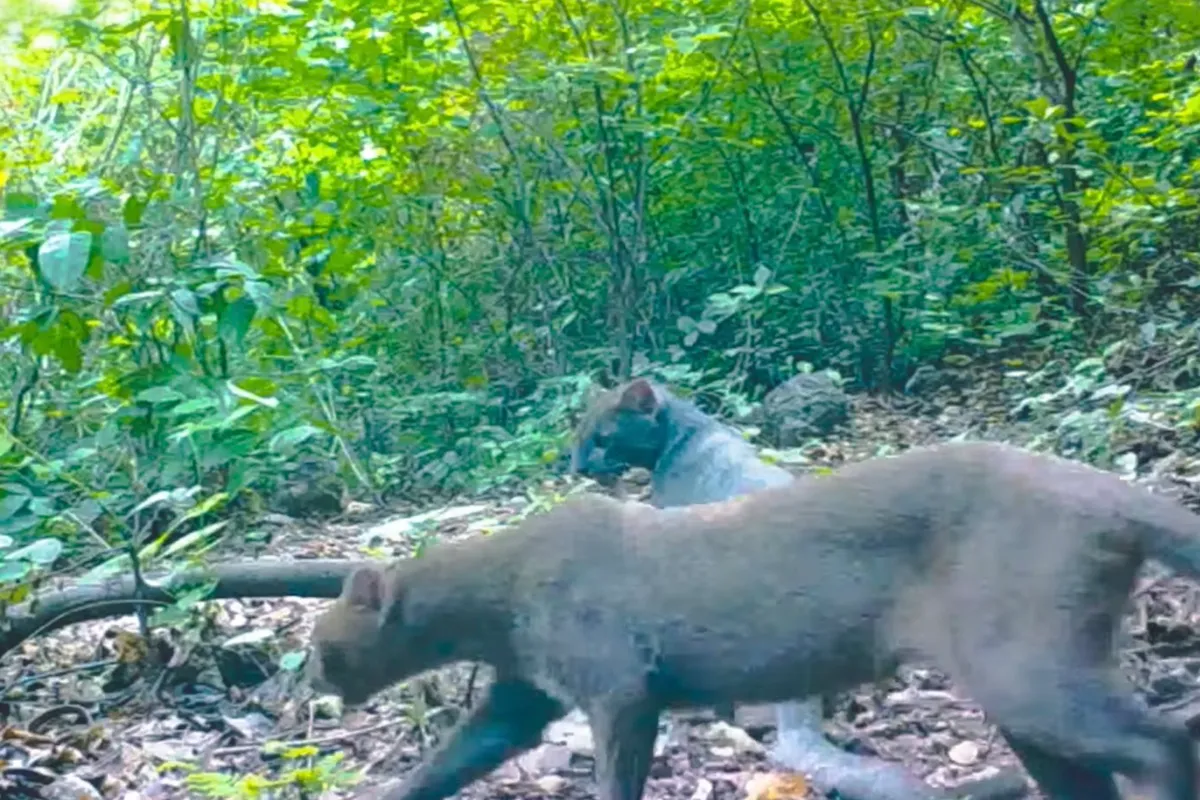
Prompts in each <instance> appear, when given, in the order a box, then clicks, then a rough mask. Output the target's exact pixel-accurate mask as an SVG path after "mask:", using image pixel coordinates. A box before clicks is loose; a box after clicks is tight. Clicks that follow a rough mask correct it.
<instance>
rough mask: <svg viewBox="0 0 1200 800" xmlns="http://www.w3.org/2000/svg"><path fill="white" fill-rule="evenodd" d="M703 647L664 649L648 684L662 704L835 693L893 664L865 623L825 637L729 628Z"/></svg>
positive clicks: (876, 630)
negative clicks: (768, 635) (772, 636)
mask: <svg viewBox="0 0 1200 800" xmlns="http://www.w3.org/2000/svg"><path fill="white" fill-rule="evenodd" d="M709 645H710V646H708V647H706V648H704V649H703V650H697V649H696V648H694V647H688V646H687V644H686V643H684V644H683V646H679V647H668V648H666V649H665V651H664V653H663V658H662V659H661V660H660V661H659V663H658V664H656V665H655V669H654V672H653V673H652V675H651V687H652V689H653V691H654V692H655V693H656V694H657V695H659V697H660V698H661V699H662V700H663V702H664V703H666V704H667V705H673V706H690V705H712V704H715V703H719V702H722V701H735V702H739V703H766V702H776V701H781V700H788V699H797V698H802V697H807V696H810V695H814V694H823V693H829V692H837V691H840V690H843V689H850V688H853V687H855V686H858V685H860V684H863V683H867V682H871V681H873V680H875V679H877V678H879V677H881V676H882V675H885V674H887V673H888V672H890V671H891V670H892V669H894V668H895V663H896V659H895V657H894V653H893V652H892V648H891V647H890V646H888V645H887V644H886V642H885V639H884V637H882V636H880V635H879V626H877V625H875V624H870V623H869V624H864V625H862V626H857V627H856V628H854V629H845V630H839V631H831V632H830V633H829V634H828V635H824V636H822V635H819V634H811V633H810V634H799V635H797V636H794V637H792V638H790V639H764V638H761V637H760V638H754V637H752V636H750V635H748V634H744V635H737V634H731V635H729V636H727V637H724V638H723V639H722V640H720V641H719V643H718V644H716V645H713V644H712V643H711V642H710V643H709Z"/></svg>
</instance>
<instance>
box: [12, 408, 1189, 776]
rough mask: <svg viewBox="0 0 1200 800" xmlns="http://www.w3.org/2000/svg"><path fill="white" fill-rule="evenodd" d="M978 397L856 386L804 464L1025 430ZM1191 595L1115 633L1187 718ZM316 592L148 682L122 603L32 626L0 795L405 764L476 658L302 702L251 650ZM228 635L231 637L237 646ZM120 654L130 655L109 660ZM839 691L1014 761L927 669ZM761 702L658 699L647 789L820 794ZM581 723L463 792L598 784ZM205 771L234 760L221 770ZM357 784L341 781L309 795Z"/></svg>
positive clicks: (456, 514) (287, 537) (225, 625)
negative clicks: (729, 716) (264, 671)
mask: <svg viewBox="0 0 1200 800" xmlns="http://www.w3.org/2000/svg"><path fill="white" fill-rule="evenodd" d="M988 395H989V393H988V392H986V391H980V392H979V393H978V394H976V395H975V396H974V397H973V398H968V399H967V400H966V401H965V403H968V404H969V410H968V407H967V405H966V404H964V405H958V406H955V405H944V404H939V405H938V407H937V409H936V412H934V411H929V412H926V411H924V410H922V409H919V408H915V407H913V406H912V405H911V404H909V405H906V406H905V407H894V406H889V405H887V404H883V403H880V402H878V401H875V400H872V399H869V398H857V399H856V401H855V406H856V409H855V414H854V417H853V423H852V425H851V426H850V427H849V429H848V430H846V431H845V432H844V433H842V434H841V435H838V436H835V437H831V438H830V439H828V440H826V441H824V442H823V443H821V444H820V445H814V446H813V447H809V448H807V449H805V450H804V456H805V458H806V459H807V460H808V462H809V463H810V464H811V465H813V466H816V465H822V464H825V465H831V466H836V465H837V464H840V463H844V462H847V461H855V460H859V459H863V458H867V457H870V456H872V455H875V454H878V453H880V452H885V451H889V450H902V449H905V448H907V447H910V446H913V445H919V444H927V443H932V442H936V441H943V440H946V439H949V438H951V437H953V436H956V435H958V434H962V433H966V434H968V435H969V436H971V437H972V438H1008V439H1010V440H1012V441H1016V442H1021V441H1022V440H1023V439H1024V438H1025V436H1024V434H1023V432H1022V431H1021V430H1020V429H1019V428H1017V427H1015V426H1012V425H1011V424H1010V423H1008V422H1006V413H1005V404H1004V403H1003V402H1000V401H992V402H988V401H987V400H985V399H984V398H985V397H987V396H988ZM1156 482H1157V483H1158V484H1159V485H1156V487H1155V488H1156V489H1159V488H1161V489H1165V490H1167V491H1169V492H1171V493H1173V494H1177V495H1179V494H1182V495H1190V494H1192V486H1191V484H1190V483H1188V482H1186V481H1184V480H1182V479H1180V480H1173V479H1172V476H1171V474H1170V473H1169V472H1167V473H1166V474H1163V475H1160V476H1159V480H1158V481H1156ZM1191 499H1193V498H1187V497H1185V501H1189V502H1190V500H1191ZM520 503H521V501H520V500H519V499H512V500H509V501H506V502H496V503H483V502H481V503H478V504H472V505H469V506H457V507H453V508H449V509H446V510H443V511H442V513H441V514H440V515H438V517H437V518H436V519H435V520H434V522H433V524H434V525H435V526H436V529H437V533H438V535H439V536H441V537H456V536H464V535H472V534H473V533H474V532H476V531H478V530H480V529H482V528H488V527H493V526H495V525H496V524H497V523H498V522H499V521H501V520H503V519H504V518H505V517H507V516H510V515H511V514H513V513H515V512H516V510H517V509H518V508H519V506H520ZM1191 505H1193V507H1196V506H1197V504H1196V503H1194V502H1192V503H1191ZM367 516H376V517H378V514H377V513H376V514H368V515H367ZM413 529H414V524H413V519H412V518H408V519H399V520H398V519H395V518H391V519H382V520H381V519H379V518H376V519H374V520H368V519H364V518H361V517H360V518H358V519H355V518H353V517H351V518H346V519H342V520H340V521H338V522H336V523H332V524H325V525H321V526H315V525H313V526H308V525H296V524H290V525H289V524H280V525H279V527H278V529H277V530H276V531H275V533H274V535H273V537H272V541H271V545H270V547H269V555H272V556H280V557H288V556H290V557H296V558H314V557H322V558H329V557H339V556H345V557H354V556H358V555H360V547H361V546H362V545H363V544H364V543H366V542H367V541H368V540H370V541H373V542H376V543H379V542H382V543H383V546H384V549H385V550H389V549H390V550H391V551H392V552H394V553H396V554H400V553H402V552H404V550H405V549H406V547H407V546H408V545H409V544H410V543H411V536H409V535H408V534H410V533H411V531H412V530H413ZM389 543H391V544H389ZM406 543H408V544H406ZM392 545H394V546H392ZM1198 601H1200V593H1198V592H1197V589H1196V587H1195V586H1194V585H1192V584H1189V583H1186V582H1184V581H1182V580H1179V579H1175V578H1164V577H1163V576H1162V575H1161V573H1155V574H1153V575H1147V576H1146V578H1145V579H1144V580H1143V582H1142V584H1141V586H1140V588H1139V591H1138V593H1137V596H1136V599H1135V604H1134V606H1135V607H1134V609H1133V612H1132V614H1131V615H1130V617H1129V624H1128V625H1127V628H1128V630H1129V633H1130V634H1131V639H1130V641H1129V643H1128V645H1127V646H1126V648H1125V650H1124V662H1125V666H1126V668H1127V669H1126V671H1127V674H1128V675H1129V676H1130V677H1131V679H1132V680H1133V681H1134V682H1135V684H1136V685H1137V686H1138V687H1139V689H1141V690H1142V691H1143V692H1144V693H1145V696H1146V697H1147V699H1148V700H1149V701H1150V702H1151V703H1152V704H1154V705H1158V706H1163V707H1167V708H1172V709H1176V710H1178V711H1180V713H1184V714H1185V715H1187V716H1189V718H1190V717H1194V716H1196V710H1195V708H1194V707H1195V706H1198V705H1200V701H1197V700H1196V697H1197V694H1198V693H1200V680H1198V678H1197V674H1200V637H1198V636H1197V634H1196V630H1197V629H1198V628H1200V626H1198V625H1197V623H1198V622H1200V618H1198V616H1200V611H1198V609H1200V602H1198ZM322 605H323V601H308V600H296V599H286V600H276V601H259V600H255V601H244V602H243V601H224V602H220V603H212V604H209V605H208V606H207V608H208V609H210V610H209V612H207V613H208V617H209V622H208V624H207V625H205V626H199V627H197V626H195V625H193V626H191V627H189V628H188V629H187V630H189V631H191V632H190V633H188V634H174V635H171V636H170V639H169V646H168V647H169V652H170V653H171V656H170V665H171V669H169V670H168V671H167V672H166V673H163V672H162V671H159V672H158V673H157V675H158V677H157V679H156V680H155V681H154V682H153V684H151V683H150V682H149V681H147V680H144V679H142V678H140V677H139V673H138V668H137V664H138V661H139V658H138V656H137V654H136V652H134V650H136V648H135V647H134V645H133V644H132V643H133V642H134V641H136V639H135V637H130V636H128V635H127V634H125V633H122V632H124V631H135V630H136V624H135V622H134V621H133V620H132V619H122V620H115V621H106V622H96V623H86V624H80V625H75V626H72V627H70V628H67V629H64V630H60V631H57V632H54V633H51V634H49V635H46V636H42V637H39V638H37V639H35V640H33V641H31V642H27V643H26V644H25V645H23V646H22V647H21V648H19V649H18V650H17V651H15V652H13V653H10V654H9V655H8V657H7V658H6V659H5V660H4V662H2V663H0V685H8V686H10V687H11V686H13V683H12V681H14V680H15V679H18V678H21V679H22V682H21V684H20V686H19V688H18V689H17V690H13V689H10V690H9V692H8V693H7V695H6V696H5V697H4V698H0V714H3V715H4V722H3V723H0V797H4V798H5V799H6V800H7V798H10V797H11V798H13V800H18V799H19V798H25V797H29V798H36V797H43V798H48V797H67V796H71V797H78V798H86V797H89V796H90V797H106V798H122V799H123V800H141V799H142V798H144V799H145V800H166V798H177V797H204V796H224V797H236V798H242V797H245V798H249V797H254V796H258V797H297V796H309V797H314V796H318V793H317V792H312V793H310V794H308V795H303V794H298V793H296V790H295V789H292V790H287V791H283V792H281V793H275V792H273V791H271V789H270V787H269V786H267V785H266V784H262V785H261V786H260V788H261V789H262V790H265V793H259V794H254V793H252V792H251V791H250V789H251V786H252V784H251V783H248V782H243V784H242V786H241V789H240V790H239V789H238V788H237V787H235V786H233V785H231V784H232V782H233V781H235V780H237V779H238V778H240V777H244V776H248V775H260V776H269V778H270V779H277V780H279V781H280V783H279V784H277V785H278V786H280V787H281V788H282V787H283V786H286V785H291V786H294V787H295V786H298V785H299V784H300V782H302V781H303V779H304V777H305V775H306V774H307V773H306V772H305V771H304V768H305V766H306V765H307V764H308V763H309V762H308V761H307V760H306V759H307V758H308V757H309V756H311V755H312V754H313V750H315V751H316V752H317V753H318V754H328V753H335V752H340V753H343V754H344V756H345V761H344V762H343V764H342V767H343V768H345V769H346V770H348V771H350V772H353V773H355V774H364V778H363V783H362V784H360V785H361V786H367V785H373V784H377V783H380V782H383V781H386V780H390V779H393V778H395V777H397V776H399V775H401V774H403V773H404V772H406V771H407V770H409V769H410V768H411V767H412V766H414V765H415V764H416V762H417V761H418V760H419V759H420V757H421V755H422V754H423V753H425V752H427V750H428V748H429V747H430V746H432V744H433V742H435V741H436V739H437V737H438V736H439V735H440V734H441V733H444V731H445V730H446V729H447V727H448V726H449V725H450V724H452V723H453V721H454V719H455V717H456V715H457V714H458V713H459V712H458V709H461V708H462V707H463V705H464V703H465V702H467V701H468V700H469V697H468V694H469V693H473V694H474V696H478V692H479V691H480V689H481V688H482V683H483V681H484V680H486V675H483V674H481V675H479V676H474V677H475V678H476V680H474V681H471V680H470V677H471V670H470V668H469V667H466V666H460V667H455V668H452V669H449V670H443V671H441V672H439V673H435V674H433V675H431V676H428V677H426V678H423V679H420V680H417V681H411V682H409V683H408V684H406V685H405V686H403V687H395V688H393V689H391V690H388V691H385V692H383V693H381V694H380V695H379V696H377V697H376V698H374V699H373V700H372V701H370V702H369V703H368V704H366V705H365V706H364V707H362V708H360V709H355V710H351V711H348V712H346V714H345V715H343V716H341V717H340V718H339V717H336V715H333V716H329V715H326V716H322V715H320V714H318V715H317V716H316V717H313V716H310V714H309V711H308V708H309V705H308V704H307V703H305V702H304V700H305V698H306V697H307V696H308V692H307V690H306V689H305V688H298V687H297V685H296V682H295V677H294V675H293V674H292V673H290V672H287V671H279V672H276V673H275V674H274V675H273V676H271V677H270V678H269V679H267V680H266V681H265V682H264V681H263V680H262V679H261V673H260V672H259V671H258V664H259V663H260V661H262V662H266V661H275V662H277V661H278V658H279V655H280V654H281V653H284V652H288V651H289V650H296V649H299V648H302V647H303V646H304V644H305V642H306V641H307V637H308V632H309V629H310V626H311V622H312V618H313V616H314V614H315V613H316V612H317V611H318V610H319V608H320V607H321V606H322ZM231 637H238V638H239V639H241V643H240V644H236V645H234V646H231V645H230V643H229V639H230V638H231ZM260 657H261V658H260ZM113 659H116V660H117V661H124V662H125V663H123V664H117V665H114V664H113V663H112V660H113ZM255 675H259V677H258V678H255V677H254V676H255ZM30 676H36V679H32V680H31V679H30ZM469 683H473V684H474V685H473V686H470V687H469V686H468V684H469ZM837 706H838V708H837V712H836V714H835V716H834V719H832V720H830V721H829V723H828V731H829V733H830V735H831V736H833V737H834V738H835V739H836V740H838V741H839V742H842V743H845V744H847V745H848V746H850V747H852V748H853V749H855V750H857V751H860V752H865V753H876V754H879V755H881V756H883V757H885V758H888V759H891V760H895V761H899V762H902V763H904V764H906V765H908V766H909V767H910V768H911V769H912V770H913V771H914V772H916V773H918V774H920V775H922V776H925V777H926V778H927V779H928V780H930V781H931V782H932V783H935V784H945V783H959V782H961V781H962V780H965V779H969V778H974V777H986V776H987V775H988V774H990V773H994V772H995V771H996V770H997V769H999V768H1001V767H1011V766H1013V765H1014V761H1013V758H1012V755H1011V753H1010V752H1009V751H1008V749H1007V748H1006V747H1005V746H1004V744H1003V742H1002V741H1001V740H1000V739H999V738H998V737H997V735H996V733H995V731H994V729H993V728H992V727H991V726H990V725H988V724H987V723H986V721H985V720H984V719H983V715H982V713H981V711H980V710H979V708H978V707H977V706H975V705H974V704H973V703H971V702H970V701H969V700H967V699H966V698H963V697H960V696H959V695H957V694H956V693H955V691H954V688H953V686H952V685H951V684H950V682H949V681H948V680H947V679H946V678H945V677H944V676H941V675H940V674H938V673H937V672H936V671H934V670H930V669H908V670H905V671H904V672H903V674H902V675H901V676H899V677H897V678H895V679H893V680H891V681H889V682H886V683H884V684H881V685H879V686H876V687H862V688H861V689H860V690H858V691H856V692H853V693H851V694H849V695H846V696H842V697H841V698H839V701H838V703H837ZM39 717H40V718H39ZM756 717H757V718H759V719H760V720H761V718H762V717H763V715H762V714H754V713H752V712H751V713H748V714H742V713H741V712H739V723H740V724H741V725H742V727H736V726H730V725H727V724H725V723H722V722H719V721H716V720H715V719H714V718H713V717H712V716H711V715H710V714H707V713H702V712H697V713H694V714H672V715H668V716H667V717H666V718H665V719H664V721H663V727H662V731H663V733H662V735H660V737H659V745H658V757H657V758H656V759H655V764H654V766H653V770H652V777H651V780H650V782H649V785H648V787H647V792H646V797H647V798H650V799H651V800H656V799H657V798H673V799H679V800H743V799H746V800H759V799H760V798H762V800H767V798H770V800H787V799H788V798H801V797H810V796H811V797H815V796H816V795H815V793H812V792H811V789H810V790H809V791H808V792H806V791H805V789H804V788H803V783H802V782H800V781H788V780H787V779H785V778H781V777H780V776H779V775H778V774H777V773H774V770H776V769H777V768H776V767H774V766H773V765H772V764H771V763H770V762H769V760H768V759H767V756H766V749H767V747H768V746H769V744H770V742H771V740H772V736H773V731H772V730H771V725H770V724H759V723H758V722H756V721H755V718H756ZM589 739H590V736H589V732H588V730H587V726H586V724H585V723H584V722H583V720H582V718H581V717H580V716H579V715H577V714H575V715H572V716H571V717H568V718H567V719H566V720H565V721H563V722H561V723H558V724H556V725H554V726H552V728H551V729H550V730H548V731H547V734H546V737H545V744H544V745H543V746H542V747H541V748H538V749H537V750H535V751H533V752H531V753H530V754H528V755H526V756H524V757H522V758H520V759H515V760H513V761H512V762H510V763H508V764H506V765H504V766H503V767H502V768H500V769H499V770H497V771H496V772H495V773H494V774H492V775H491V776H489V777H488V778H486V779H485V780H481V781H479V782H477V783H476V784H475V785H473V786H471V787H469V788H468V789H466V790H464V791H463V792H462V793H461V794H460V796H461V797H464V798H473V799H476V798H477V799H479V800H482V798H520V799H521V800H561V799H563V798H587V797H594V784H593V782H592V780H591V758H590V742H589ZM267 741H275V742H283V743H287V744H288V745H289V746H290V747H293V748H295V747H299V746H301V745H310V746H311V748H312V749H313V750H293V751H292V752H291V753H288V752H286V751H284V752H280V751H278V750H267V749H264V748H263V747H262V745H263V744H264V742H267ZM318 757H319V756H318ZM183 763H190V764H192V765H197V764H198V765H200V766H199V769H195V768H192V769H191V770H190V771H191V772H193V773H206V774H207V777H203V776H198V775H193V778H192V781H191V782H189V781H188V780H187V777H186V776H187V774H188V772H189V770H188V769H184V768H181V767H180V764H183ZM212 773H222V774H223V775H225V776H228V783H226V782H225V781H222V780H220V779H216V778H215V776H213V775H212ZM64 776H66V777H65V779H64ZM56 780H57V782H56V783H54V784H53V787H54V788H53V789H47V787H46V785H47V784H48V783H50V782H52V781H56ZM223 784H224V785H223ZM204 785H207V787H208V789H207V790H205V789H203V788H202V786H204ZM89 791H90V794H89ZM60 792H61V793H60ZM349 793H350V792H349V790H348V789H338V790H330V791H327V792H325V793H324V794H320V795H319V796H322V797H330V798H333V797H339V796H347V795H348V794H349ZM1029 796H1030V797H1036V796H1037V795H1036V794H1033V793H1031V794H1030V795H1029Z"/></svg>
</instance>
